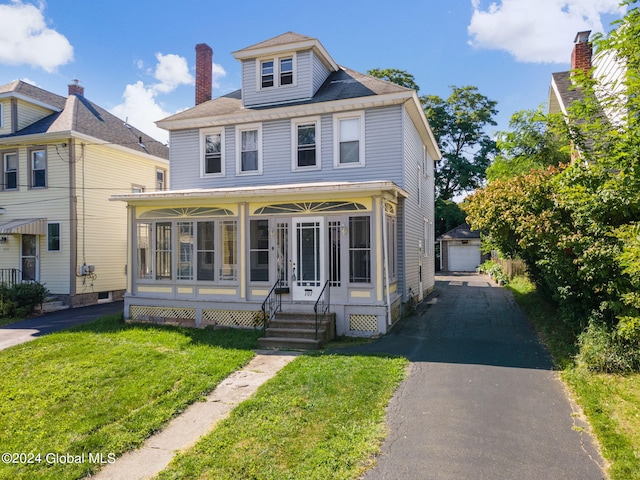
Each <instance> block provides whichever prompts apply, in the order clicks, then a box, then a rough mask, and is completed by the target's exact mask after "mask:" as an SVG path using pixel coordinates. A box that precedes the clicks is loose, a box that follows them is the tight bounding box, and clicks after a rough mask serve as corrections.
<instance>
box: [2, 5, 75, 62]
mask: <svg viewBox="0 0 640 480" xmlns="http://www.w3.org/2000/svg"><path fill="white" fill-rule="evenodd" d="M43 10H44V4H40V5H39V7H36V6H35V5H25V4H23V3H22V2H21V1H20V0H13V1H12V3H11V4H4V5H0V64H5V65H23V64H26V65H31V66H33V67H39V68H42V69H43V70H45V71H47V72H49V73H51V72H54V71H55V70H56V68H57V67H59V66H61V65H65V64H67V63H69V62H70V61H72V60H73V47H72V46H71V43H69V40H67V39H66V37H65V36H64V35H61V34H60V33H58V32H56V31H55V30H52V29H50V28H48V27H47V24H46V21H45V19H44V15H43Z"/></svg>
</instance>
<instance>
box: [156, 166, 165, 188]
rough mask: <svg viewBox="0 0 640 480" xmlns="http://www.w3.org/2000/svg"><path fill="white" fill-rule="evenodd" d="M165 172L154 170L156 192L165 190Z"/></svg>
mask: <svg viewBox="0 0 640 480" xmlns="http://www.w3.org/2000/svg"><path fill="white" fill-rule="evenodd" d="M165 176H166V172H165V170H163V169H162V168H158V169H157V170H156V190H158V191H162V190H166V188H167V184H166V180H165Z"/></svg>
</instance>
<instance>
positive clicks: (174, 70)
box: [111, 53, 227, 143]
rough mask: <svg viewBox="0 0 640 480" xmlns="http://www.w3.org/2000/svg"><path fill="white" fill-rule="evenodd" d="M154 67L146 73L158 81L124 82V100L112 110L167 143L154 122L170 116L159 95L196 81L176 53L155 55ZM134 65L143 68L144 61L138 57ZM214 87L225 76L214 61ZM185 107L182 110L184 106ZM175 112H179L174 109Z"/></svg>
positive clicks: (163, 131)
mask: <svg viewBox="0 0 640 480" xmlns="http://www.w3.org/2000/svg"><path fill="white" fill-rule="evenodd" d="M156 60H157V61H158V63H157V64H156V67H155V70H153V69H147V70H146V71H145V74H148V75H152V76H153V77H154V79H155V80H156V81H157V82H158V83H153V84H150V85H145V83H144V82H142V81H138V82H137V83H135V84H130V85H127V86H126V88H125V91H124V93H123V94H122V98H123V100H124V101H123V102H122V103H121V104H119V105H116V106H115V107H114V108H112V109H111V113H113V114H114V115H116V116H118V117H119V118H122V119H123V120H127V121H128V123H129V124H131V125H133V126H134V127H136V128H137V129H139V130H142V131H143V132H145V133H147V134H148V135H151V136H152V137H153V138H155V139H156V140H159V141H161V142H163V143H166V142H167V141H168V140H169V133H168V132H166V131H165V130H162V129H161V128H158V127H157V126H156V124H155V122H156V121H158V120H161V119H163V118H165V117H168V116H169V115H171V113H169V112H166V111H165V110H164V108H163V107H162V106H161V103H160V102H159V99H158V97H159V96H161V95H166V94H168V93H171V92H173V91H174V90H175V89H176V88H178V87H179V86H180V85H193V84H194V83H195V80H194V78H193V75H191V73H190V71H189V65H188V63H187V60H186V59H185V58H184V57H181V56H179V55H175V54H172V53H170V54H167V55H163V54H162V53H157V54H156ZM135 65H136V66H137V67H138V68H139V69H141V70H142V69H144V68H145V66H144V62H143V61H142V60H137V61H136V62H135ZM212 74H213V81H212V87H213V88H220V84H219V82H218V80H219V79H221V78H223V77H224V76H226V75H227V72H226V71H225V69H224V68H223V67H222V65H218V64H216V63H214V64H213V67H212ZM183 110H184V109H183ZM173 113H178V112H173Z"/></svg>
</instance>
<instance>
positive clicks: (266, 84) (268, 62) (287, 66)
mask: <svg viewBox="0 0 640 480" xmlns="http://www.w3.org/2000/svg"><path fill="white" fill-rule="evenodd" d="M295 65H296V59H295V55H288V56H283V57H276V58H269V59H264V60H259V61H258V67H257V68H258V74H259V78H258V82H259V83H258V85H260V89H261V90H262V89H270V88H278V87H284V86H287V85H295V73H294V72H295Z"/></svg>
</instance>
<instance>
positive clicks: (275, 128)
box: [171, 106, 404, 190]
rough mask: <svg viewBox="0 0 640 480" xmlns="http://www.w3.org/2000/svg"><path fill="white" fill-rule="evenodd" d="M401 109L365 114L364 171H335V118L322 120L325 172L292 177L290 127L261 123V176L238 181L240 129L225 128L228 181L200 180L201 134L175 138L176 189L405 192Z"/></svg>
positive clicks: (287, 123) (281, 122)
mask: <svg viewBox="0 0 640 480" xmlns="http://www.w3.org/2000/svg"><path fill="white" fill-rule="evenodd" d="M402 112H403V108H402V107H401V106H391V107H382V108H377V109H372V110H367V111H366V112H365V153H366V159H365V166H364V167H357V168H335V167H334V165H333V153H334V152H333V138H334V137H333V115H323V116H322V117H321V118H320V125H321V127H320V131H321V138H320V141H321V148H320V156H321V167H322V168H321V169H320V170H311V171H295V172H292V171H291V157H292V153H291V141H292V139H291V121H290V120H275V121H270V122H264V123H262V161H263V173H262V175H244V176H242V175H240V176H239V175H236V142H235V127H234V126H228V127H225V150H224V163H225V176H224V177H207V178H202V177H201V175H200V168H201V165H200V132H199V131H198V130H185V131H174V132H171V188H172V190H181V189H187V188H221V187H228V186H251V185H281V184H288V183H305V182H330V181H371V180H389V181H393V182H395V183H396V184H397V185H399V186H401V187H402V186H403V183H404V179H403V173H402V162H403V157H402V152H403V148H402V137H403V134H402Z"/></svg>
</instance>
